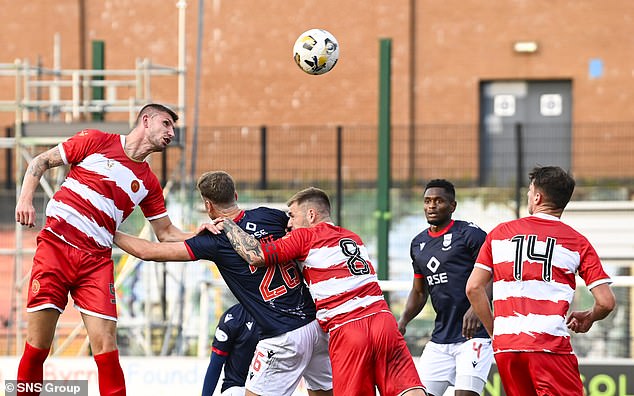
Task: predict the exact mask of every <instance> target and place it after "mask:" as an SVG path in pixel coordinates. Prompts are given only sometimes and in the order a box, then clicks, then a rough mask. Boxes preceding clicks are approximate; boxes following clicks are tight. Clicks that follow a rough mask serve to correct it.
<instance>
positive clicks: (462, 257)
mask: <svg viewBox="0 0 634 396" xmlns="http://www.w3.org/2000/svg"><path fill="white" fill-rule="evenodd" d="M485 238H486V232H484V231H483V230H482V229H480V228H479V227H478V226H476V225H475V224H473V223H467V222H466V221H461V220H454V221H453V223H452V224H450V225H449V226H448V227H447V228H446V229H445V230H443V231H442V232H439V233H437V234H434V233H432V232H431V231H430V230H429V228H428V229H426V230H425V231H423V232H421V233H420V234H418V235H416V236H415V237H414V239H412V245H411V247H410V256H411V258H412V266H413V267H414V276H415V277H417V278H423V279H424V281H425V283H426V284H427V288H428V290H429V296H430V297H431V303H432V306H433V307H434V311H436V320H435V322H434V331H433V332H432V335H431V340H432V341H433V342H435V343H438V344H452V343H456V342H464V341H466V338H464V337H463V336H462V318H463V317H464V314H465V312H467V310H468V309H469V307H470V306H471V304H470V303H469V299H467V295H466V293H465V286H466V285H467V279H469V275H471V271H472V270H473V265H474V263H475V260H476V258H477V256H478V252H479V251H480V246H482V244H483V243H484V240H485ZM475 337H478V338H479V337H483V338H488V337H489V336H488V334H487V332H486V330H485V329H484V327H481V328H480V329H478V331H477V332H476V334H475Z"/></svg>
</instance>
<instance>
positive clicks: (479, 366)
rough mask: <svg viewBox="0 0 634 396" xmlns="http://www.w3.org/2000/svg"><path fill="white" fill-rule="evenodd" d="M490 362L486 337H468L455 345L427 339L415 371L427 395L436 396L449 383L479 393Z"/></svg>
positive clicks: (489, 340)
mask: <svg viewBox="0 0 634 396" xmlns="http://www.w3.org/2000/svg"><path fill="white" fill-rule="evenodd" d="M492 363H493V348H492V347H491V339H489V338H472V339H470V340H467V341H465V342H460V343H456V344H436V343H435V342H431V341H429V342H428V343H427V345H425V349H424V350H423V354H422V355H421V357H420V360H419V362H418V370H419V374H420V379H421V381H423V384H425V387H426V388H427V391H428V392H429V393H430V394H433V395H436V396H440V395H442V394H443V393H445V390H447V388H448V387H449V386H450V385H452V386H454V387H455V388H456V389H459V390H469V391H472V392H476V393H478V394H482V391H483V390H484V385H485V384H486V381H487V377H488V375H489V369H490V368H491V364H492Z"/></svg>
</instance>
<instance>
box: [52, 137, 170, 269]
mask: <svg viewBox="0 0 634 396" xmlns="http://www.w3.org/2000/svg"><path fill="white" fill-rule="evenodd" d="M124 146H125V136H124V135H115V134H107V133H104V132H101V131H97V130H91V129H86V130H83V131H81V132H79V133H78V134H76V135H75V136H73V137H71V138H70V139H68V140H66V141H65V142H62V143H60V144H59V146H58V147H59V150H60V153H61V156H62V160H63V161H64V163H65V164H66V165H70V166H71V167H70V171H69V172H68V175H67V176H66V179H65V180H64V182H63V183H62V185H61V187H60V189H59V190H58V191H57V192H56V193H55V194H54V195H53V198H52V199H51V200H49V202H48V205H47V206H46V224H45V226H44V230H47V231H49V232H51V233H53V234H55V235H56V236H57V237H59V238H60V239H61V240H63V241H64V242H66V243H68V244H70V245H72V246H74V247H76V248H78V249H82V250H85V251H88V252H91V253H93V254H96V255H101V256H109V255H110V253H111V249H112V241H113V238H114V233H115V231H116V230H117V228H118V227H119V225H121V223H122V222H123V221H124V220H125V219H126V218H127V217H128V216H129V215H130V213H132V211H133V210H134V208H135V207H136V206H137V205H140V206H141V209H142V211H143V214H144V215H145V217H146V218H147V219H148V220H153V219H157V218H160V217H163V216H167V210H166V209H165V201H164V199H163V193H162V189H161V186H160V184H159V182H158V179H157V178H156V176H155V175H154V173H152V170H151V169H150V166H149V164H148V163H147V162H145V161H140V162H139V161H134V160H132V159H130V158H129V157H128V156H127V155H126V153H125V151H124V150H123V148H124Z"/></svg>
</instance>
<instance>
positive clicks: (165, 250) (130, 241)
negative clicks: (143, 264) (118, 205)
mask: <svg viewBox="0 0 634 396" xmlns="http://www.w3.org/2000/svg"><path fill="white" fill-rule="evenodd" d="M114 243H115V244H116V245H117V246H119V247H120V248H121V249H123V250H125V251H126V252H128V253H130V254H131V255H133V256H136V257H138V258H140V259H142V260H148V261H190V260H191V259H192V258H191V257H190V255H189V251H188V250H187V247H186V246H185V242H152V241H148V240H147V239H142V238H137V237H135V236H132V235H129V234H126V233H123V232H121V231H117V232H116V233H115V235H114Z"/></svg>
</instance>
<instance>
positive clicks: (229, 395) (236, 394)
mask: <svg viewBox="0 0 634 396" xmlns="http://www.w3.org/2000/svg"><path fill="white" fill-rule="evenodd" d="M245 393H246V390H245V388H244V386H232V387H231V388H229V389H225V391H224V392H222V393H221V394H220V396H244V394H245Z"/></svg>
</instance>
